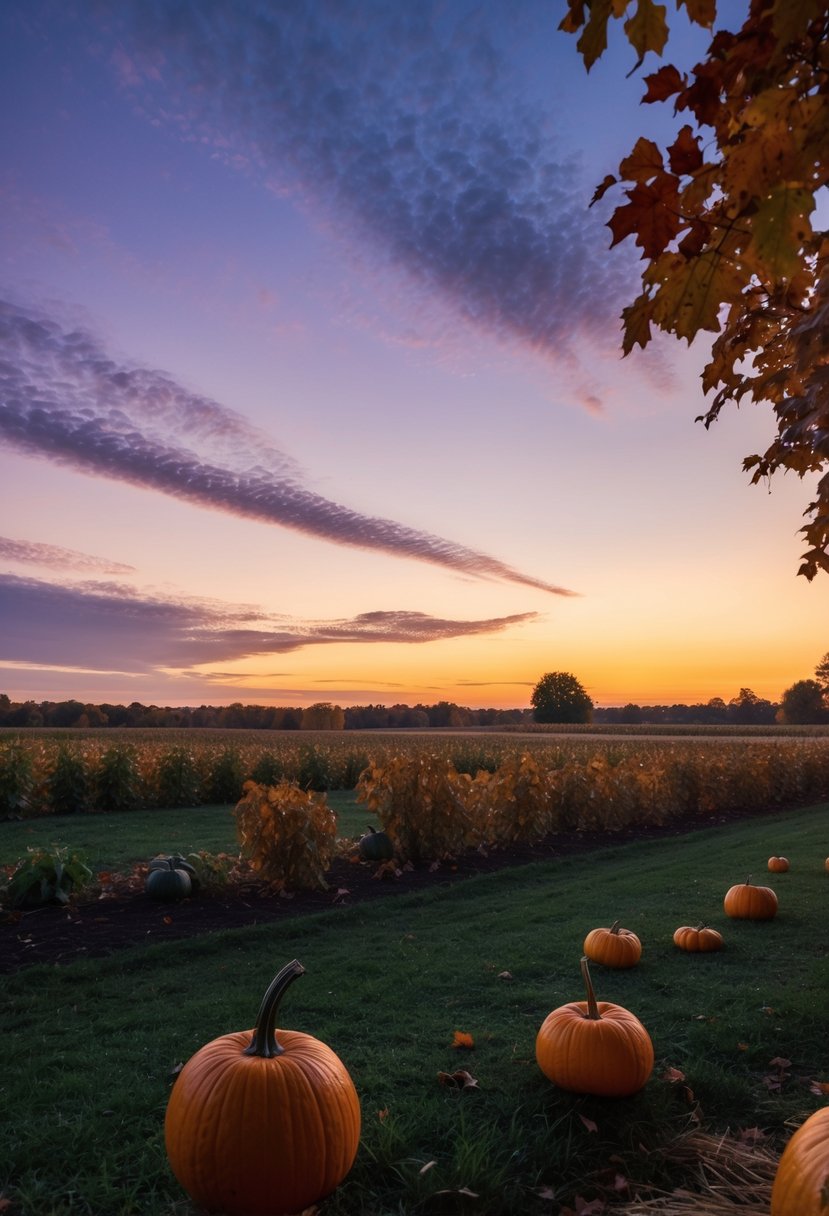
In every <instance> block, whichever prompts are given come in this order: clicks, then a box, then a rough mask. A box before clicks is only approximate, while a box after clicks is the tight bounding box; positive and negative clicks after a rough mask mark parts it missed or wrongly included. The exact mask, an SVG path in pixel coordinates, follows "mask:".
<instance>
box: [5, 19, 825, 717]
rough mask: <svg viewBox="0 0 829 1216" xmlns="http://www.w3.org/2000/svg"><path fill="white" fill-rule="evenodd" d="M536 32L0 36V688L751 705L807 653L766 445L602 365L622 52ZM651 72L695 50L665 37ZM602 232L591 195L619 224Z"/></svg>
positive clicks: (795, 555) (620, 268)
mask: <svg viewBox="0 0 829 1216" xmlns="http://www.w3.org/2000/svg"><path fill="white" fill-rule="evenodd" d="M564 11H565V5H564V3H563V0H561V2H559V0H515V2H514V3H511V4H510V5H505V4H503V3H501V0H481V2H477V0H418V2H417V3H416V4H415V3H411V4H408V3H402V2H401V0H303V2H302V3H297V2H296V0H244V2H236V3H234V0H83V2H82V3H73V2H72V0H62V2H61V3H59V4H58V3H52V0H7V2H6V3H5V4H4V5H2V7H0V100H2V104H3V113H4V115H5V121H4V123H3V124H2V129H0V209H2V215H3V223H2V227H1V228H0V268H1V269H0V385H1V386H2V387H0V485H2V488H3V494H2V501H3V510H2V514H0V692H2V691H5V692H6V693H7V694H8V695H9V696H10V697H11V698H12V700H27V699H33V700H36V701H41V700H62V699H67V698H70V697H71V698H75V699H78V700H81V701H84V702H89V701H91V702H94V703H98V702H102V701H103V702H115V703H119V702H121V703H129V702H131V701H141V702H143V703H145V704H149V703H154V704H159V705H199V704H213V705H220V704H229V703H231V702H234V701H242V702H243V703H246V704H272V705H293V706H299V705H308V704H311V703H313V702H317V701H332V702H334V703H336V704H340V705H344V706H345V705H358V704H368V703H381V704H387V705H391V704H396V703H405V704H410V705H414V704H416V703H425V704H432V703H435V702H437V701H442V700H448V701H455V702H457V703H459V704H461V705H467V706H472V707H487V706H492V707H504V708H523V707H526V706H527V705H529V701H530V695H531V692H532V688H533V686H534V684H535V683H536V682H537V680H538V679H539V678H540V677H541V675H543V674H544V673H545V672H549V671H569V672H572V673H573V674H575V675H576V676H577V677H578V679H579V680H581V682H582V684H583V685H584V686H585V688H586V689H587V691H588V693H589V695H590V696H591V697H592V698H593V700H594V702H595V703H596V704H597V705H614V704H624V703H626V702H630V701H633V702H636V703H639V704H656V703H668V704H670V703H673V702H677V701H685V702H696V701H707V700H708V699H709V698H711V697H715V696H719V697H723V698H724V699H725V700H726V701H727V700H729V699H730V698H731V697H735V696H737V695H738V693H739V690H740V689H741V688H743V687H750V688H751V689H753V691H754V692H755V693H756V694H757V695H758V696H761V697H767V698H769V699H770V700H777V699H779V697H780V695H781V693H782V692H783V691H784V689H785V688H787V687H788V686H789V685H790V684H792V683H793V682H794V681H795V680H798V679H804V678H809V677H810V676H812V674H813V671H814V667H815V665H816V664H817V663H818V661H819V660H820V658H821V657H822V656H823V654H824V653H825V652H826V651H827V649H829V631H827V628H826V622H827V616H828V614H827V608H829V599H827V588H829V580H827V579H826V577H825V576H820V575H819V576H818V577H817V579H816V580H815V581H814V582H813V583H811V584H810V583H808V582H807V581H806V580H805V579H803V578H802V577H798V576H797V568H798V565H799V560H798V559H799V555H800V552H801V549H802V547H803V546H802V544H801V540H800V537H799V536H798V528H799V527H800V526H801V525H802V523H803V518H802V514H803V511H804V510H805V508H806V506H807V504H808V502H809V501H810V498H811V494H810V490H811V489H812V486H811V485H810V482H809V480H808V478H807V479H804V480H797V479H796V478H794V477H793V476H792V475H787V476H783V475H779V476H778V477H777V478H776V479H775V480H773V481H772V483H771V484H770V485H759V486H751V485H750V484H749V478H748V476H747V475H746V474H744V473H743V472H742V469H741V463H742V459H743V457H744V456H746V455H749V454H751V453H754V452H759V451H763V450H765V447H766V446H768V443H769V442H770V441H771V439H772V438H773V435H774V426H773V419H772V417H771V412H770V410H768V409H764V408H762V407H756V406H749V407H745V406H744V407H743V408H742V409H741V410H739V411H738V410H736V409H732V410H730V411H725V412H723V414H722V415H721V417H720V419H719V421H718V422H717V423H716V424H715V425H714V426H713V427H712V428H711V429H710V430H709V431H706V430H705V429H704V428H703V427H702V426H701V424H699V423H697V422H695V419H696V417H697V416H698V415H699V414H701V413H702V412H703V410H704V408H705V398H704V396H703V394H702V389H701V386H700V383H699V374H700V371H701V369H702V367H703V365H704V363H705V361H706V349H707V348H706V344H705V342H704V341H703V342H698V341H697V342H694V343H693V344H692V345H691V346H690V347H689V346H687V345H686V344H685V343H681V344H680V343H678V342H677V341H675V340H674V339H673V338H667V337H659V338H657V339H656V340H655V341H654V342H653V343H651V345H650V346H649V347H648V349H647V351H645V352H641V351H639V350H638V348H637V350H636V351H635V352H634V353H633V354H631V355H630V356H629V357H627V358H625V359H623V358H622V357H621V350H620V346H621V333H620V322H619V315H620V313H621V309H622V307H623V306H624V305H625V304H626V303H628V302H630V301H631V300H632V299H633V298H634V297H635V295H636V294H638V274H639V266H638V263H637V260H636V256H635V251H634V250H633V249H631V248H628V247H627V246H628V245H629V244H630V242H625V244H623V245H622V246H619V247H616V248H614V249H613V250H610V249H609V244H610V234H609V231H608V229H607V228H606V226H605V225H606V221H607V219H608V216H609V214H610V210H611V209H612V207H613V206H614V205H615V204H614V201H613V192H612V191H611V192H610V194H609V195H608V196H607V197H606V198H605V199H604V200H602V203H601V204H600V205H599V206H597V207H593V208H591V207H590V206H589V203H590V199H591V196H592V194H593V192H594V190H595V188H596V186H597V184H598V183H599V182H600V181H601V180H602V179H603V178H604V176H605V174H606V173H610V172H614V171H615V170H616V168H617V166H618V162H619V160H620V159H621V158H622V157H623V156H624V155H625V154H626V153H627V152H628V151H629V150H630V148H631V147H632V146H633V144H634V143H635V141H636V139H637V137H638V136H639V135H641V134H645V135H649V136H650V137H651V138H655V139H657V140H659V139H661V140H663V142H664V139H665V137H666V136H667V137H668V142H670V135H669V133H670V131H671V130H672V129H673V126H674V124H673V120H672V115H671V113H670V110H668V109H666V107H656V106H647V107H643V106H641V105H640V98H641V96H642V94H643V92H644V86H643V84H642V79H641V77H642V74H643V73H647V72H648V71H653V70H656V68H657V67H658V66H659V61H658V60H656V59H654V58H653V57H652V56H649V57H648V59H647V60H646V62H645V65H644V67H643V68H642V69H640V70H639V72H637V73H634V74H633V75H632V76H631V75H629V73H630V71H631V68H633V66H634V60H635V55H634V53H633V51H632V49H631V48H630V47H629V46H628V45H627V44H626V43H624V41H623V40H622V38H621V37H620V36H619V35H620V31H618V30H617V31H616V35H617V36H616V42H615V44H611V47H610V49H609V52H608V54H607V55H606V56H605V57H604V58H603V59H602V60H600V61H599V63H598V64H596V65H595V66H594V67H593V69H592V70H591V72H590V74H589V75H588V74H587V73H586V72H585V70H584V66H583V64H582V62H581V60H580V59H579V56H578V54H577V52H576V48H575V40H574V39H573V38H572V37H569V36H567V35H565V34H563V33H560V32H558V30H557V28H556V27H557V25H558V22H559V20H560V19H561V17H562V16H563V13H564ZM672 20H673V21H674V24H675V27H676V28H675V29H674V31H673V33H672V39H671V41H670V42H669V44H668V47H667V48H666V57H667V58H668V60H669V61H672V60H673V61H677V62H678V63H679V64H680V65H683V66H686V67H687V66H690V65H692V64H693V63H694V62H696V60H697V59H698V58H700V57H701V56H702V54H703V53H704V50H705V46H706V44H707V41H708V38H707V36H706V34H705V33H704V32H703V31H699V30H688V29H687V28H683V27H682V23H681V21H680V19H679V18H678V17H677V16H675V15H674V16H673V18H672ZM616 201H617V202H618V201H621V200H620V199H617V200H616Z"/></svg>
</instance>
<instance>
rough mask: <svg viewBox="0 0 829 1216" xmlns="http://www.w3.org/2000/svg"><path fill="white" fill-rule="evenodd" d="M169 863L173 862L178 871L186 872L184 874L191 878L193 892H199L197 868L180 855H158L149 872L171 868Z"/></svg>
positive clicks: (153, 859)
mask: <svg viewBox="0 0 829 1216" xmlns="http://www.w3.org/2000/svg"><path fill="white" fill-rule="evenodd" d="M169 861H172V863H173V865H174V866H175V868H176V869H177V870H184V873H185V874H188V875H189V876H190V885H191V886H192V888H193V891H194V892H195V891H198V889H199V876H198V873H197V871H196V867H195V866H194V865H191V864H190V862H189V861H187V860H186V859H185V858H184V857H182V856H181V854H180V853H172V854H167V853H160V854H159V855H158V857H153V858H152V860H151V861H150V864H149V866H148V867H147V869H148V870H166V869H168V868H169V867H168V865H167V863H168V862H169Z"/></svg>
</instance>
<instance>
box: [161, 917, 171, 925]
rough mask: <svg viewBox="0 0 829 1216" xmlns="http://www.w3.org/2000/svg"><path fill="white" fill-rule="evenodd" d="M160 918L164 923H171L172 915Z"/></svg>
mask: <svg viewBox="0 0 829 1216" xmlns="http://www.w3.org/2000/svg"><path fill="white" fill-rule="evenodd" d="M161 919H162V920H163V921H164V924H165V925H171V924H172V923H173V918H172V916H162V918H161Z"/></svg>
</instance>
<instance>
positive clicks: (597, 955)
mask: <svg viewBox="0 0 829 1216" xmlns="http://www.w3.org/2000/svg"><path fill="white" fill-rule="evenodd" d="M582 949H583V950H584V953H585V954H586V955H587V957H588V958H589V959H590V961H591V962H593V963H603V964H604V966H605V967H635V966H636V964H637V963H638V962H639V959H640V958H641V957H642V943H641V942H640V940H639V938H638V937H637V936H636V934H635V933H633V932H632V931H631V930H630V929H621V928H620V927H619V922H618V920H615V921H614V922H613V924H612V925H611V926H610V928H609V929H591V930H590V932H589V933H588V935H587V937H586V938H585V939H584V946H583V947H582Z"/></svg>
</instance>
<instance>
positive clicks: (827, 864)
mask: <svg viewBox="0 0 829 1216" xmlns="http://www.w3.org/2000/svg"><path fill="white" fill-rule="evenodd" d="M823 868H824V870H825V871H826V873H827V874H829V857H827V858H826V860H825V861H824V863H823Z"/></svg>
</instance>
